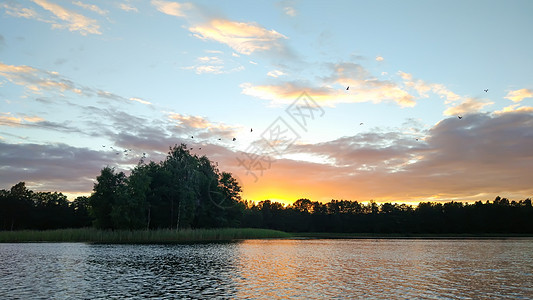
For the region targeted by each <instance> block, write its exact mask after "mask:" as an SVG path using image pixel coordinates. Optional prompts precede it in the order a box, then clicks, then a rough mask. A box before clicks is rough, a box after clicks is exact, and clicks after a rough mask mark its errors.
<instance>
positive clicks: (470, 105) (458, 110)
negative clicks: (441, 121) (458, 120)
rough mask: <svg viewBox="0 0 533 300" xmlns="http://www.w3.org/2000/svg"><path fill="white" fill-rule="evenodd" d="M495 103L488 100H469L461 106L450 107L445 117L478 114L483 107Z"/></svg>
mask: <svg viewBox="0 0 533 300" xmlns="http://www.w3.org/2000/svg"><path fill="white" fill-rule="evenodd" d="M492 104H494V102H490V101H488V100H483V99H476V98H467V99H466V100H465V101H463V102H461V103H460V104H459V105H456V106H454V107H450V108H448V109H446V110H445V111H444V113H443V114H444V115H445V116H456V115H463V114H468V113H476V112H479V111H481V110H482V109H483V107H485V106H488V105H492Z"/></svg>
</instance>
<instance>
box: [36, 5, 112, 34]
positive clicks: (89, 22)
mask: <svg viewBox="0 0 533 300" xmlns="http://www.w3.org/2000/svg"><path fill="white" fill-rule="evenodd" d="M33 2H35V3H36V4H37V5H40V6H41V7H42V8H44V9H46V10H48V11H50V12H51V13H52V14H54V15H55V16H56V18H58V19H60V20H62V21H64V24H60V23H58V22H55V21H54V20H53V21H51V22H52V28H68V30H69V31H79V32H80V34H81V35H87V34H102V33H101V32H100V25H98V23H97V22H96V20H93V19H91V18H88V17H85V16H83V15H80V14H78V13H75V12H72V11H70V10H67V9H65V8H63V7H61V6H59V5H57V4H54V3H50V2H48V1H46V0H33Z"/></svg>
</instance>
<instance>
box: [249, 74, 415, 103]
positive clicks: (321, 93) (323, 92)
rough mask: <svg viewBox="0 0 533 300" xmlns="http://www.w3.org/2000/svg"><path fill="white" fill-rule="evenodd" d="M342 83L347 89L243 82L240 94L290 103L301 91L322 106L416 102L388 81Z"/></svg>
mask: <svg viewBox="0 0 533 300" xmlns="http://www.w3.org/2000/svg"><path fill="white" fill-rule="evenodd" d="M343 82H345V83H347V84H348V85H349V86H350V90H349V92H346V91H345V90H344V89H334V88H332V87H328V86H323V87H319V88H312V87H308V86H306V85H304V84H300V83H293V82H286V83H283V84H279V85H257V86H255V85H252V84H251V83H243V84H241V85H240V87H241V88H242V93H243V94H245V95H249V96H253V97H257V98H260V99H264V100H269V101H271V102H272V103H273V104H275V105H277V104H287V103H292V102H293V101H294V100H295V99H296V98H297V97H298V96H300V95H301V93H302V92H304V91H305V92H307V93H308V94H309V96H310V97H311V98H313V99H314V100H315V101H316V102H318V103H320V104H321V105H326V106H334V105H335V104H339V103H361V102H373V103H381V102H385V101H394V102H396V103H397V104H398V105H400V106H402V107H411V106H414V105H415V104H416V102H415V101H414V99H413V97H412V96H411V95H409V93H407V92H406V91H404V90H402V89H401V88H399V87H398V86H395V85H394V84H392V83H388V82H381V81H365V80H353V79H343Z"/></svg>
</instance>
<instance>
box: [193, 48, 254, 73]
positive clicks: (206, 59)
mask: <svg viewBox="0 0 533 300" xmlns="http://www.w3.org/2000/svg"><path fill="white" fill-rule="evenodd" d="M216 53H218V52H216ZM196 61H197V64H196V65H193V66H188V67H183V69H185V70H194V71H195V72H196V74H228V73H232V72H238V71H242V70H244V67H243V66H242V65H235V66H234V67H233V68H231V69H228V68H227V67H226V65H225V62H224V60H222V59H221V58H220V57H218V56H202V57H198V58H196Z"/></svg>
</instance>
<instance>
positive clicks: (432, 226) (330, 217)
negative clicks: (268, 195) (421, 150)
mask: <svg viewBox="0 0 533 300" xmlns="http://www.w3.org/2000/svg"><path fill="white" fill-rule="evenodd" d="M242 225H243V226H245V227H260V228H269V229H277V230H283V231H288V232H335V233H387V234H389V233H390V234H393V233H399V234H407V233H414V234H417V233H429V234H446V233H472V234H481V233H533V207H532V205H531V199H525V200H520V201H509V199H506V198H501V197H499V196H498V197H496V199H494V201H492V202H490V201H486V202H481V201H477V202H475V203H472V204H468V203H463V202H447V203H434V202H420V203H419V204H418V205H417V206H412V205H407V204H396V203H383V204H377V203H375V202H373V201H370V202H369V203H368V204H362V203H359V202H357V201H349V200H331V201H330V202H328V203H320V202H317V201H311V200H309V199H299V200H297V201H296V202H294V203H293V204H292V205H289V206H286V207H285V206H283V205H282V204H280V203H278V202H271V201H269V200H266V201H261V202H259V203H258V204H253V203H250V204H249V205H248V207H247V209H246V210H245V211H244V216H243V220H242Z"/></svg>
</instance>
